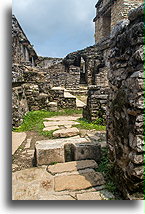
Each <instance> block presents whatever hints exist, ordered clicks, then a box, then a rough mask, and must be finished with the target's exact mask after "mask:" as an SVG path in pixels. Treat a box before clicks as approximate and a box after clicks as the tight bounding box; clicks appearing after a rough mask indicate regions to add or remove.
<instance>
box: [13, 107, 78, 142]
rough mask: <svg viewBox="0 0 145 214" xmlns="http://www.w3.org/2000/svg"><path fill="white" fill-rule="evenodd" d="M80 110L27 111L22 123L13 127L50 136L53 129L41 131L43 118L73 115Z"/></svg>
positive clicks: (16, 130) (15, 129) (16, 129)
mask: <svg viewBox="0 0 145 214" xmlns="http://www.w3.org/2000/svg"><path fill="white" fill-rule="evenodd" d="M81 113H82V111H81V110H71V109H66V110H61V111H58V112H49V111H30V112H28V113H27V114H26V115H25V116H24V118H23V123H22V125H21V126H20V127H18V128H13V131H15V132H25V131H36V132H38V133H39V134H40V135H44V136H47V137H50V138H52V133H53V131H54V130H53V131H45V132H44V131H43V128H44V125H43V122H44V118H50V117H54V116H63V115H64V116H65V115H74V114H81Z"/></svg>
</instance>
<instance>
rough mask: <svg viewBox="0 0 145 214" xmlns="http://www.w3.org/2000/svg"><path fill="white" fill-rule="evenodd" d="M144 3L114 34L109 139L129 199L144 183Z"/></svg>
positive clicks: (118, 178)
mask: <svg viewBox="0 0 145 214" xmlns="http://www.w3.org/2000/svg"><path fill="white" fill-rule="evenodd" d="M143 15H144V5H142V6H140V7H139V8H137V9H135V10H132V11H131V12H130V13H129V22H128V21H124V22H122V23H121V24H120V25H117V26H116V27H115V28H114V30H113V32H112V34H111V41H110V46H111V55H110V64H111V65H110V71H109V73H108V79H109V86H110V90H109V98H108V111H107V138H108V146H109V152H110V160H111V161H112V163H113V164H114V175H115V176H114V178H115V180H116V184H117V186H118V188H119V189H120V190H121V191H122V192H123V194H124V197H125V198H126V199H133V198H142V196H143V185H144V175H143V174H144V117H143V114H144V68H143V63H144V49H143V47H144V32H143V29H144V22H143Z"/></svg>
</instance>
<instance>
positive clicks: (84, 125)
mask: <svg viewBox="0 0 145 214" xmlns="http://www.w3.org/2000/svg"><path fill="white" fill-rule="evenodd" d="M78 122H79V123H80V124H78V125H75V127H77V128H80V129H87V130H92V129H95V130H96V131H105V130H106V126H103V125H101V121H100V124H99V121H95V122H89V121H88V120H86V119H83V118H80V119H79V120H78Z"/></svg>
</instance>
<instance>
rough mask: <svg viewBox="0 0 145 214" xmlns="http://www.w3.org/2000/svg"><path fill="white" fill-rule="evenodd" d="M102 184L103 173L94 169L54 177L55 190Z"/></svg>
mask: <svg viewBox="0 0 145 214" xmlns="http://www.w3.org/2000/svg"><path fill="white" fill-rule="evenodd" d="M102 184H104V178H103V176H102V174H101V173H97V172H95V171H94V170H93V169H92V170H91V169H90V170H86V171H79V174H70V175H65V176H63V175H60V176H56V177H55V178H54V186H55V191H64V190H73V191H74V190H81V189H87V188H90V187H92V186H100V185H102Z"/></svg>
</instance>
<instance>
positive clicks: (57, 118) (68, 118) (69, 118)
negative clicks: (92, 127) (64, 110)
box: [44, 115, 81, 121]
mask: <svg viewBox="0 0 145 214" xmlns="http://www.w3.org/2000/svg"><path fill="white" fill-rule="evenodd" d="M80 116H81V115H80ZM80 116H55V117H50V118H45V119H44V120H48V121H75V120H78V119H79V118H80Z"/></svg>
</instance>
